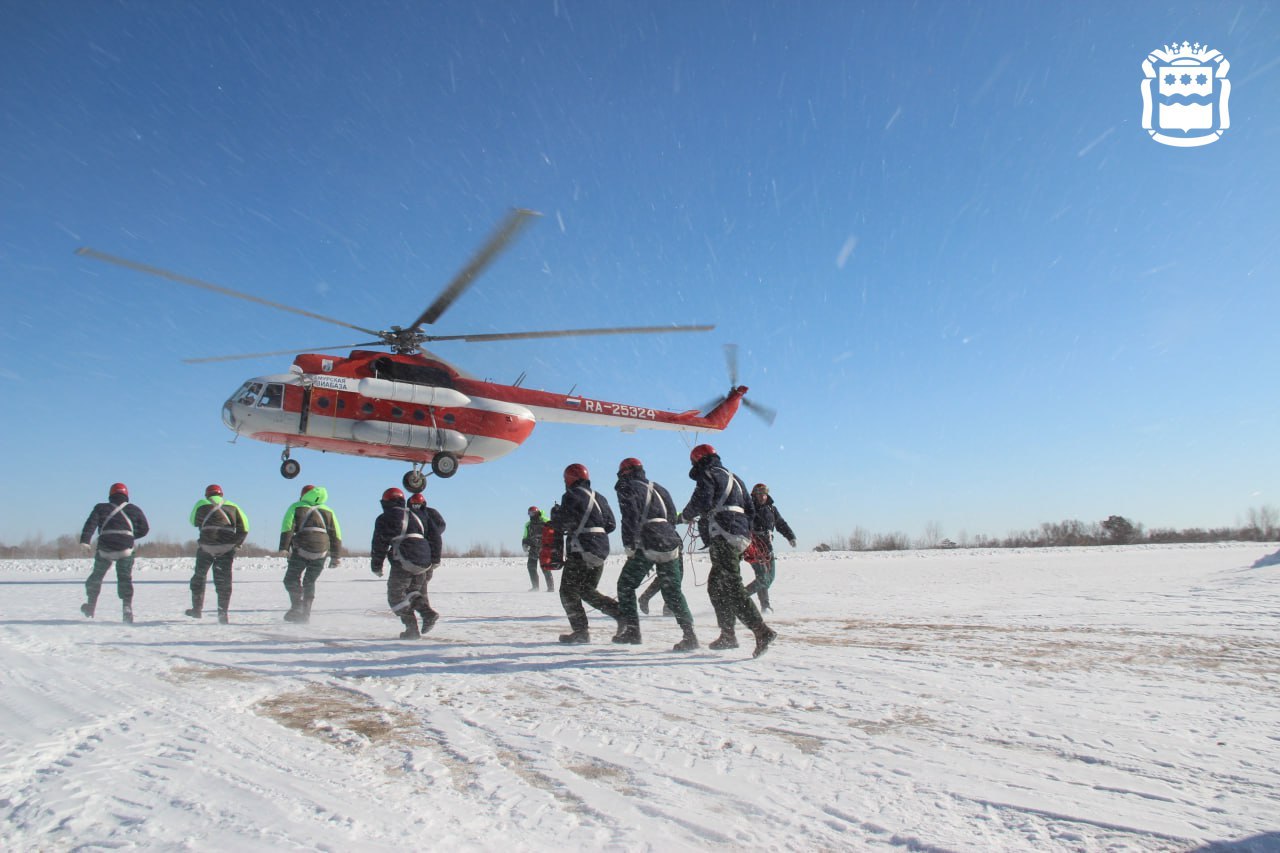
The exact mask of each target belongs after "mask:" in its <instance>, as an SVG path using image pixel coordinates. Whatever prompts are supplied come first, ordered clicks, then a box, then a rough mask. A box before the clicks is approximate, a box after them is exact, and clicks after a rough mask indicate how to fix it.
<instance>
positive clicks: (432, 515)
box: [409, 492, 447, 634]
mask: <svg viewBox="0 0 1280 853" xmlns="http://www.w3.org/2000/svg"><path fill="white" fill-rule="evenodd" d="M409 512H411V513H413V514H414V515H416V516H418V519H419V520H420V521H421V522H422V524H423V526H424V527H426V529H427V542H428V543H429V544H430V545H431V559H432V560H434V562H433V563H432V564H431V566H430V567H429V568H428V569H427V571H426V575H425V577H424V578H423V580H422V588H421V592H422V595H421V596H419V597H418V598H415V599H414V601H413V609H414V610H416V611H417V612H418V616H419V618H421V619H422V631H421V633H423V634H425V633H427V632H428V631H430V630H431V629H432V628H434V627H435V624H436V622H437V621H438V620H439V619H440V614H439V613H437V612H436V611H435V610H434V609H432V607H431V596H430V595H429V594H428V587H429V586H430V585H431V579H432V578H433V577H435V575H436V569H438V568H440V559H441V558H442V557H443V556H444V529H445V527H446V526H447V525H446V524H445V520H444V516H443V515H441V514H440V511H439V510H437V509H436V508H435V507H431V506H427V496H426V495H424V494H423V493H422V492H414V493H413V494H412V495H410V496H409Z"/></svg>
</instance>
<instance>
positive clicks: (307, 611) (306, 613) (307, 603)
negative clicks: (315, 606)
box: [299, 595, 316, 624]
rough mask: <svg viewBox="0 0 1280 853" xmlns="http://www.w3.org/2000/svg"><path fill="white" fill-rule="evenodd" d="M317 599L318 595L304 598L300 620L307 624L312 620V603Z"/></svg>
mask: <svg viewBox="0 0 1280 853" xmlns="http://www.w3.org/2000/svg"><path fill="white" fill-rule="evenodd" d="M315 600H316V597H315V596H314V595H313V596H311V597H310V598H304V599H302V619H300V620H299V621H300V622H302V623H303V624H306V623H307V622H310V621H311V604H312V602H314V601H315Z"/></svg>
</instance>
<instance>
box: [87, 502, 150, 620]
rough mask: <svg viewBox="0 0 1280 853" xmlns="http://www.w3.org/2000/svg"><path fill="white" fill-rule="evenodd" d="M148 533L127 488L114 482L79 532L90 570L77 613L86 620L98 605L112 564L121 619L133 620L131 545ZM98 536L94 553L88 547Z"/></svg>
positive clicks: (143, 518) (145, 518) (141, 514)
mask: <svg viewBox="0 0 1280 853" xmlns="http://www.w3.org/2000/svg"><path fill="white" fill-rule="evenodd" d="M149 532H151V527H150V526H149V525H148V524H147V516H146V514H145V513H143V511H142V508H141V507H139V506H137V505H135V504H131V503H129V489H128V487H127V486H125V484H124V483H114V484H112V486H111V488H110V489H109V490H108V493H107V501H106V502H105V503H100V504H98V505H97V506H95V507H94V508H93V512H91V513H89V518H88V519H87V520H86V521H85V523H84V529H82V530H81V531H80V547H81V548H83V549H84V550H85V551H86V552H93V555H94V557H93V571H92V572H90V573H89V579H88V580H86V581H85V582H84V591H85V597H86V599H87V600H86V601H85V603H84V604H81V605H80V612H81V613H83V614H84V615H85V616H88V617H89V618H90V619H92V618H93V613H94V610H95V609H96V608H97V606H98V593H100V592H101V591H102V579H103V578H104V577H105V576H106V574H107V569H109V568H111V564H112V563H114V564H115V567H116V594H117V595H119V596H120V602H121V604H122V605H123V617H122V618H123V619H124V621H125V622H132V621H133V546H134V543H135V542H136V541H137V540H139V539H141V538H142V537H144V536H146V535H147V534H148V533H149ZM94 533H97V534H98V547H97V549H96V550H94V548H93V547H92V546H90V545H89V540H90V539H92V538H93V534H94Z"/></svg>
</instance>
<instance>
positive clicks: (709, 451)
mask: <svg viewBox="0 0 1280 853" xmlns="http://www.w3.org/2000/svg"><path fill="white" fill-rule="evenodd" d="M715 452H716V449H715V448H714V447H712V446H711V445H709V444H699V445H698V446H697V447H695V448H694V449H693V450H690V451H689V461H690V462H693V463H695V464H697V462H698V460H700V459H704V458H706V457H708V456H711V455H713V454H714V453H715Z"/></svg>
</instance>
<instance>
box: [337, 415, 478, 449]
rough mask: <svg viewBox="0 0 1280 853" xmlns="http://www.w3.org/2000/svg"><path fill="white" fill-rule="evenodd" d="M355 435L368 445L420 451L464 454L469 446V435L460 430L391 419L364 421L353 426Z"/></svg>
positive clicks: (356, 438) (352, 431)
mask: <svg viewBox="0 0 1280 853" xmlns="http://www.w3.org/2000/svg"><path fill="white" fill-rule="evenodd" d="M351 437H352V438H354V439H355V440H356V441H363V442H366V443H368V444H387V445H391V446H394V447H412V448H414V449H416V450H434V451H437V452H440V451H443V452H446V453H462V452H463V451H464V450H466V449H467V437H466V436H465V435H463V434H462V433H460V432H458V431H457V430H456V429H438V428H436V427H427V426H416V425H414V424H400V423H390V422H388V421H360V422H359V423H357V424H355V425H354V426H352V427H351Z"/></svg>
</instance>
